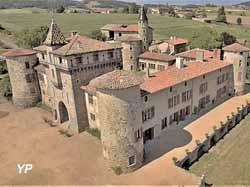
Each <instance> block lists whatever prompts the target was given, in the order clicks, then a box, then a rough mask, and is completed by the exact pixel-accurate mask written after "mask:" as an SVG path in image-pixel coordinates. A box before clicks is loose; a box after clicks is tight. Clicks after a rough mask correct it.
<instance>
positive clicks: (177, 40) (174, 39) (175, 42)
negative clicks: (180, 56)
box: [166, 37, 188, 45]
mask: <svg viewBox="0 0 250 187" xmlns="http://www.w3.org/2000/svg"><path fill="white" fill-rule="evenodd" d="M166 42H167V43H169V44H171V45H181V44H186V43H188V40H186V39H184V38H178V37H172V38H170V39H169V40H166Z"/></svg>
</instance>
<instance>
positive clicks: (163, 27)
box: [0, 9, 250, 41]
mask: <svg viewBox="0 0 250 187" xmlns="http://www.w3.org/2000/svg"><path fill="white" fill-rule="evenodd" d="M34 12H35V13H34ZM137 17H138V16H137V15H127V14H107V15H104V14H61V15H56V21H57V22H58V23H59V24H60V26H61V29H62V30H63V32H64V33H67V32H70V31H72V30H77V31H78V32H80V33H81V34H89V33H90V32H91V31H93V30H97V29H99V28H100V27H102V26H103V25H105V24H107V23H136V22H137ZM50 19H51V15H49V14H48V13H46V12H45V11H44V10H40V11H39V9H21V10H20V9H18V10H16V11H15V10H10V11H6V10H0V24H2V26H3V27H5V28H7V29H8V30H10V31H20V30H22V29H24V28H35V27H38V26H41V25H49V23H50ZM150 24H151V25H152V27H153V28H155V31H154V35H155V39H160V38H166V37H169V36H173V35H175V36H179V37H185V38H188V39H191V37H192V35H193V33H194V32H197V31H199V30H200V29H201V28H203V27H204V26H207V27H212V28H213V29H215V30H217V31H218V32H219V33H221V32H225V31H226V32H229V33H231V34H234V35H235V36H237V37H238V38H245V39H248V40H249V41H250V30H249V29H247V28H244V27H241V26H237V25H225V24H219V25H215V24H204V23H199V22H194V21H192V20H187V19H181V18H171V17H167V16H160V15H151V16H150Z"/></svg>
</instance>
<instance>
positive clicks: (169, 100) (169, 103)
mask: <svg viewBox="0 0 250 187" xmlns="http://www.w3.org/2000/svg"><path fill="white" fill-rule="evenodd" d="M173 106H174V102H173V98H170V99H168V108H173Z"/></svg>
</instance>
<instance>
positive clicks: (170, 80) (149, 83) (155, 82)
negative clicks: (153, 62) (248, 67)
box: [141, 61, 232, 93]
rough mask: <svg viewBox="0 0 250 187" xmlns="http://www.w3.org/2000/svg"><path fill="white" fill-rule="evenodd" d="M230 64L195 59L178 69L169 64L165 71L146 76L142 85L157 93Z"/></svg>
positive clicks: (144, 88) (145, 88)
mask: <svg viewBox="0 0 250 187" xmlns="http://www.w3.org/2000/svg"><path fill="white" fill-rule="evenodd" d="M230 65H232V64H229V63H226V62H223V61H214V62H197V61H194V62H190V63H189V64H188V65H186V66H185V67H183V68H181V69H178V68H177V67H176V66H169V67H168V69H166V70H165V71H161V72H157V73H155V74H152V76H151V77H149V78H145V80H144V83H143V84H142V85H141V89H142V90H145V91H147V92H149V93H155V92H158V91H160V90H163V89H165V88H168V87H171V86H174V85H177V84H180V83H182V82H185V81H187V80H190V79H193V78H195V77H199V76H202V75H204V74H207V73H209V72H213V71H215V70H218V69H220V68H224V67H226V66H230Z"/></svg>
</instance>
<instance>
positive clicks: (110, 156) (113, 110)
mask: <svg viewBox="0 0 250 187" xmlns="http://www.w3.org/2000/svg"><path fill="white" fill-rule="evenodd" d="M97 98H98V104H97V105H98V110H99V111H98V112H99V113H98V114H99V120H100V121H101V137H102V138H101V139H102V144H103V154H104V157H105V158H106V159H107V160H108V161H109V162H110V164H111V167H112V168H117V167H119V168H121V169H122V171H123V172H129V171H132V170H135V169H137V168H139V167H140V166H141V165H142V162H143V141H142V131H141V129H142V123H141V115H140V114H141V99H140V89H139V86H135V87H131V88H128V89H122V90H101V91H98V92H97ZM136 132H138V133H139V136H140V137H139V138H137V137H136ZM130 159H132V160H133V161H134V163H129V160H130Z"/></svg>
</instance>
